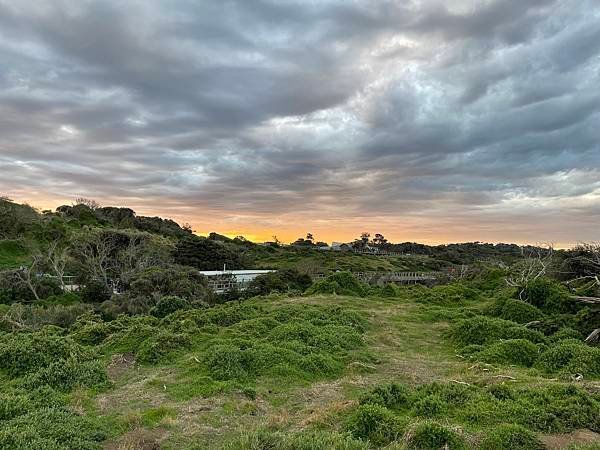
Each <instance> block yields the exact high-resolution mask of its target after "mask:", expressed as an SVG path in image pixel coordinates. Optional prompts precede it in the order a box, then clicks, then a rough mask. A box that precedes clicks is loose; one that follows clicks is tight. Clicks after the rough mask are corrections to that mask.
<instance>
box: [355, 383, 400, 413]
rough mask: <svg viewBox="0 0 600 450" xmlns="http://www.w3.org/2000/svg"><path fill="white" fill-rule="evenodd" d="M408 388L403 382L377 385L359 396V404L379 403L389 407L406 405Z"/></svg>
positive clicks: (394, 407)
mask: <svg viewBox="0 0 600 450" xmlns="http://www.w3.org/2000/svg"><path fill="white" fill-rule="evenodd" d="M410 396H411V392H410V390H409V389H408V388H407V387H406V386H405V385H403V384H397V383H390V384H384V385H381V386H377V387H376V388H374V389H373V390H371V391H369V392H367V393H366V394H365V395H363V396H362V397H361V398H360V404H361V405H366V404H371V405H380V406H385V407H386V408H389V409H401V408H405V407H406V406H408V403H409V399H410Z"/></svg>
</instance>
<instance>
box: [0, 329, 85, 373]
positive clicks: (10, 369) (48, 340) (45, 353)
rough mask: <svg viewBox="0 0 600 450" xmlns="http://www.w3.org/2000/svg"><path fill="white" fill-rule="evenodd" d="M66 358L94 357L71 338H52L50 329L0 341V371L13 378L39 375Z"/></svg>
mask: <svg viewBox="0 0 600 450" xmlns="http://www.w3.org/2000/svg"><path fill="white" fill-rule="evenodd" d="M67 358H73V359H76V360H85V359H90V358H91V354H90V353H89V351H88V350H86V349H84V348H83V347H82V346H81V345H79V344H77V343H76V342H75V341H74V340H72V339H71V338H70V337H67V336H59V335H55V334H52V332H51V330H49V329H45V330H42V331H38V332H33V333H29V332H24V333H12V334H10V335H8V334H7V335H4V336H1V337H0V368H1V369H4V370H5V371H6V373H7V374H8V375H9V376H11V377H19V376H23V375H26V374H28V373H32V372H36V371H38V370H39V369H41V368H43V367H47V366H48V365H50V364H51V363H53V362H55V361H57V360H61V359H67Z"/></svg>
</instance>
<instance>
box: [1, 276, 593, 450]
mask: <svg viewBox="0 0 600 450" xmlns="http://www.w3.org/2000/svg"><path fill="white" fill-rule="evenodd" d="M460 297H462V298H460ZM491 302H492V300H486V299H485V295H482V294H481V293H478V292H475V293H473V292H472V291H471V290H470V289H469V288H466V287H464V286H450V287H448V288H444V287H439V288H436V289H433V290H428V289H422V288H414V287H399V288H398V289H397V290H394V296H390V297H385V298H384V297H373V296H369V295H367V296H364V297H349V296H341V295H311V296H305V297H294V298H287V297H283V296H270V297H265V298H254V299H250V300H248V301H246V302H244V303H241V304H238V303H230V304H227V305H223V306H219V307H215V308H210V309H192V310H186V311H178V312H176V313H174V314H171V315H169V316H167V317H165V318H162V319H158V318H153V317H133V318H126V317H122V318H120V319H118V320H116V321H113V322H107V323H104V322H101V321H100V320H99V318H98V317H94V316H87V317H86V319H85V320H82V321H81V322H80V323H78V324H77V325H76V326H75V328H74V329H73V330H72V335H73V336H74V337H75V341H74V342H71V341H65V342H68V343H69V344H68V346H66V347H65V346H58V345H57V343H56V342H55V339H54V338H53V337H52V336H50V337H44V338H43V339H42V338H41V337H40V338H39V339H37V338H36V339H33V340H29V339H27V338H20V339H17V340H16V341H15V342H21V341H23V342H22V344H20V347H19V348H21V347H22V348H23V352H25V350H27V349H29V348H31V349H33V352H30V351H29V350H27V354H28V355H31V356H30V357H31V358H33V357H35V359H27V360H18V361H17V359H14V358H13V359H10V361H13V362H14V364H13V363H10V365H9V366H7V368H8V369H9V370H11V371H13V372H14V373H16V374H21V373H24V374H25V375H24V376H26V374H27V373H29V372H30V371H34V370H35V371H37V370H39V367H40V366H39V364H42V363H43V364H45V363H46V362H45V361H46V359H44V358H45V353H44V350H43V348H44V347H43V346H41V345H38V344H39V343H42V342H44V343H45V342H49V343H51V344H52V345H54V346H55V347H53V348H54V350H53V351H54V352H55V353H56V354H60V355H62V354H63V353H64V352H66V351H69V352H80V351H81V349H90V350H92V349H93V350H94V352H93V353H94V354H93V355H92V356H90V357H94V361H98V360H99V361H102V362H103V364H105V365H106V366H107V373H108V375H109V377H110V381H111V383H112V387H110V388H103V390H102V391H98V389H97V388H94V389H95V390H90V389H89V388H86V387H85V386H83V387H82V386H79V387H75V389H74V390H73V391H71V392H70V393H69V392H68V389H69V388H71V386H70V385H67V386H65V387H64V388H63V387H61V389H63V391H66V392H56V394H54V397H56V398H57V399H62V400H60V402H59V403H60V405H63V406H61V407H65V405H68V409H69V410H70V411H71V412H74V411H78V412H79V413H81V412H83V413H84V417H85V418H87V419H89V421H91V422H89V423H91V425H89V426H88V425H86V426H87V428H86V426H83V428H82V430H83V432H84V433H83V434H81V436H79V437H78V439H82V440H83V441H82V442H87V443H89V445H90V448H93V446H94V445H95V442H96V441H94V439H96V438H97V437H98V438H99V436H103V437H105V438H107V439H108V442H107V443H106V446H107V447H108V448H140V447H141V448H143V446H144V445H146V446H151V445H154V444H153V443H157V442H160V446H161V448H164V449H184V450H185V449H205V448H206V449H213V448H214V449H218V448H229V449H257V448H282V449H286V448H287V449H305V448H306V449H329V448H340V449H342V448H343V449H354V448H356V449H364V448H368V447H369V446H371V448H373V447H378V446H382V445H387V444H388V443H390V444H389V445H390V447H389V448H397V449H400V448H437V447H436V446H438V444H439V445H441V446H443V445H447V446H448V448H478V447H479V446H480V445H483V444H485V445H486V446H487V447H482V448H490V449H493V448H502V446H503V445H507V444H506V443H507V442H508V443H510V445H512V446H514V448H526V446H527V445H534V444H535V445H537V443H538V442H539V440H544V439H548V438H552V437H554V436H561V437H560V438H561V439H567V443H568V442H570V441H568V439H569V436H570V435H569V434H564V433H573V432H574V431H575V430H578V429H586V428H587V429H589V430H593V431H589V433H593V432H594V431H596V432H599V431H600V430H599V429H598V427H599V426H600V423H598V419H597V414H595V412H596V411H597V409H598V408H599V406H598V405H599V404H600V403H599V402H600V396H599V395H598V394H597V393H595V394H594V393H593V388H594V386H596V383H595V382H594V381H588V380H587V378H586V379H584V381H583V382H579V383H577V385H576V386H575V383H571V382H569V381H568V380H565V379H564V378H561V379H559V380H554V379H552V378H550V377H549V376H548V375H546V374H545V373H544V372H543V371H541V370H540V369H539V368H536V367H535V366H534V367H526V366H528V365H529V364H521V363H520V359H519V358H522V357H523V355H522V353H523V352H522V351H521V350H522V348H521V347H523V348H525V349H526V350H531V349H530V348H529V347H530V345H529V344H532V345H534V346H536V345H540V346H546V345H549V344H548V342H549V341H548V342H546V338H544V337H543V336H542V337H541V338H540V335H538V334H536V333H534V332H533V334H528V333H529V332H528V331H523V327H522V325H518V324H516V323H514V322H509V321H504V320H501V319H497V318H488V319H486V320H484V321H483V322H481V320H480V319H481V314H482V313H484V312H485V311H487V310H488V306H489V305H490V304H491ZM452 324H454V325H452ZM451 329H452V330H454V332H455V333H456V330H460V333H459V334H458V336H459V337H458V338H455V340H453V339H451V336H450V333H449V331H450V330H451ZM515 330H516V331H518V332H520V333H521V334H522V336H519V340H517V342H513V341H510V340H502V339H506V338H507V337H510V336H511V335H512V334H511V333H513V332H514V331H515ZM488 333H492V335H493V339H489V338H488V337H486V336H487V334H488ZM563 334H565V337H566V338H568V337H569V336H570V335H571V334H570V333H563ZM44 336H45V335H44ZM524 336H525V337H524ZM527 336H529V338H530V339H532V340H534V341H535V340H539V339H538V338H540V339H541V342H534V343H532V342H531V341H530V340H526V339H525V338H526V337H527ZM456 339H458V341H459V344H460V345H458V348H457V340H456ZM473 339H474V340H476V341H478V342H482V343H483V344H484V345H485V346H487V347H485V348H486V349H488V353H487V355H484V356H485V358H486V361H493V362H491V363H487V362H486V361H480V360H477V359H475V360H471V359H469V358H466V357H462V356H464V355H460V354H457V349H459V348H460V346H462V343H463V341H464V342H470V340H473ZM559 342H561V343H566V344H565V345H567V344H568V345H570V342H571V341H569V340H559ZM6 351H7V352H8V353H7V355H12V354H13V353H14V352H15V350H9V349H7V350H6ZM19 351H20V350H19ZM15 354H16V353H15ZM123 354H125V356H123ZM515 355H516V356H515ZM482 358H483V357H482ZM515 358H516V359H515ZM134 360H135V361H134ZM19 361H21V362H19ZM25 363H27V364H25ZM86 367H87V366H86ZM11 373H12V372H11ZM81 373H82V374H83V375H85V377H83V378H82V379H84V380H87V379H88V375H87V374H88V373H89V372H87V371H82V372H81ZM91 373H92V374H93V373H96V372H91ZM83 375H82V376H83ZM19 376H20V375H19ZM0 381H5V383H3V385H4V387H3V388H2V389H0V394H2V393H5V394H8V393H9V392H13V393H14V392H15V391H14V389H21V391H20V392H21V394H19V395H21V397H19V398H16V399H15V400H14V401H12V403H10V404H9V403H8V402H2V403H5V404H7V405H9V406H10V408H12V409H10V410H11V411H12V410H15V411H22V413H28V411H30V406H28V405H29V403H28V402H30V401H31V400H30V396H28V394H27V393H26V391H24V390H22V389H23V388H22V387H21V388H18V387H16V386H14V385H13V386H9V385H10V384H11V383H12V382H11V381H10V378H8V379H7V378H6V374H4V375H3V374H2V373H0ZM90 383H91V384H92V385H93V384H94V383H97V380H96V379H95V378H93V377H92V378H91V381H90ZM84 384H85V383H84ZM53 392H54V391H53ZM65 395H66V396H67V397H68V400H67V401H65V399H64V396H65ZM51 397H52V396H48V399H49V400H50V398H51ZM54 397H52V398H54ZM0 400H2V399H1V398H0ZM5 408H6V409H7V411H9V407H8V406H6V407H5ZM0 414H2V410H1V409H0ZM4 414H13V413H10V412H5V413H4ZM61 417H62V416H61ZM69 417H70V416H69ZM65 421H66V422H65V424H67V423H70V424H71V425H68V426H72V425H74V424H76V423H77V422H76V421H72V419H70V418H67V416H65ZM14 426H17V427H18V426H21V425H19V423H16V424H15V425H14ZM14 426H13V425H11V427H12V428H11V429H12V430H16V431H18V430H17V429H16V428H14ZM65 426H67V425H65ZM32 430H33V431H31V430H30V431H27V432H28V433H29V432H31V433H33V432H35V431H36V430H35V429H32ZM100 432H101V435H100V434H95V433H100ZM19 433H21V431H19ZM557 433H562V434H560V435H559V434H557ZM564 436H566V437H564ZM544 442H545V441H544ZM532 443H533V444H532ZM572 443H573V444H576V443H578V441H577V440H576V439H575V438H574V439H573V441H572ZM86 445H87V444H86ZM519 446H521V447H519ZM524 446H525V447H524Z"/></svg>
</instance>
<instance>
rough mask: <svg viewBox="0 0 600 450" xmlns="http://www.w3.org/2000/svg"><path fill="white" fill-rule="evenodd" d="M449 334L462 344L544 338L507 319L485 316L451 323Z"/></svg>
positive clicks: (540, 339) (539, 340)
mask: <svg viewBox="0 0 600 450" xmlns="http://www.w3.org/2000/svg"><path fill="white" fill-rule="evenodd" d="M450 334H451V336H452V338H453V340H454V341H455V342H456V343H457V344H460V345H462V346H466V345H471V344H479V345H484V344H490V343H492V342H495V341H498V340H500V339H527V340H529V341H531V342H534V343H542V342H545V340H546V338H545V336H544V335H543V334H542V333H540V332H539V331H534V330H530V329H529V328H526V327H524V326H522V325H519V324H517V323H515V322H511V321H509V320H503V319H498V318H492V317H486V316H475V317H472V318H469V319H464V320H459V321H457V322H456V323H454V324H453V325H452V328H451V330H450Z"/></svg>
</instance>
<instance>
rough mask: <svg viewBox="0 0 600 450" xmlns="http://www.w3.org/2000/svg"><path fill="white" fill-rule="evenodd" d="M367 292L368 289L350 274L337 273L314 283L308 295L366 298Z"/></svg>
mask: <svg viewBox="0 0 600 450" xmlns="http://www.w3.org/2000/svg"><path fill="white" fill-rule="evenodd" d="M367 291H368V289H367V288H366V287H365V286H364V285H363V284H362V283H361V282H360V281H358V280H357V279H356V278H354V276H353V275H352V274H351V273H350V272H336V273H334V274H332V275H329V276H328V277H327V278H325V279H323V280H319V281H317V282H316V283H314V284H313V285H312V286H311V287H310V288H308V290H307V291H306V293H307V294H308V295H315V294H337V295H349V296H353V297H364V296H365V295H366V293H367Z"/></svg>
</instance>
